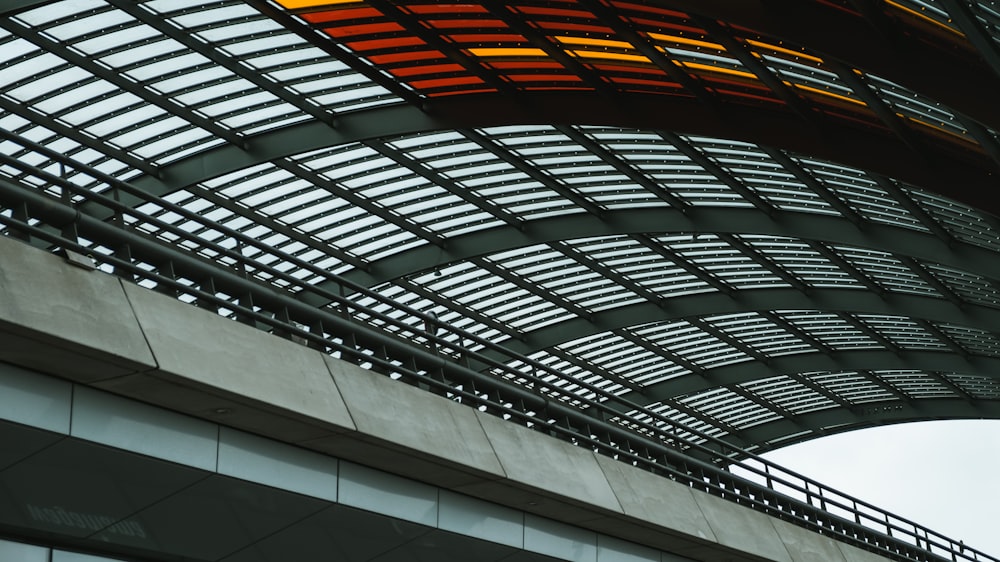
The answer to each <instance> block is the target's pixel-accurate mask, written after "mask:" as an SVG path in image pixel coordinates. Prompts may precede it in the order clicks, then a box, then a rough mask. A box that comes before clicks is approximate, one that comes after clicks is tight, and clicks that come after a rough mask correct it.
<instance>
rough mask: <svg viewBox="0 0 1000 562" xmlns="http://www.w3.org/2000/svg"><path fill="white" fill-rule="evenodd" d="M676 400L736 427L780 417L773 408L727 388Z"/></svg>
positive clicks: (747, 426) (739, 427) (748, 425)
mask: <svg viewBox="0 0 1000 562" xmlns="http://www.w3.org/2000/svg"><path fill="white" fill-rule="evenodd" d="M677 402H678V403H680V404H683V405H684V406H687V407H688V408H692V409H694V410H695V411H698V412H700V413H702V414H704V415H707V416H709V417H710V418H713V419H722V420H726V423H727V424H729V425H731V426H732V427H735V428H736V429H747V428H750V427H753V426H755V425H760V424H762V423H767V422H771V421H775V420H778V419H781V416H780V415H779V414H778V413H777V412H775V411H774V410H770V409H768V408H766V407H764V406H762V405H760V404H757V403H754V402H751V401H749V400H747V399H746V398H744V397H743V396H741V395H739V394H737V393H735V392H733V391H732V390H730V389H728V388H718V389H715V390H711V391H708V392H704V393H702V394H697V395H693V396H684V397H681V398H678V399H677Z"/></svg>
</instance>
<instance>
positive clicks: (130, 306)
mask: <svg viewBox="0 0 1000 562" xmlns="http://www.w3.org/2000/svg"><path fill="white" fill-rule="evenodd" d="M116 280H117V281H118V286H119V288H121V290H122V295H123V296H124V297H125V302H126V303H128V309H129V310H130V311H131V312H132V318H135V325H136V326H138V327H139V334H141V335H142V341H144V342H146V349H148V350H149V356H150V357H152V358H153V366H152V367H151V368H149V369H144V370H138V371H136V372H137V373H144V372H148V371H153V370H157V369H159V368H160V361H159V359H157V358H156V353H155V352H154V351H153V346H152V345H150V343H149V338H147V337H146V329H145V328H144V327H143V325H142V321H141V320H139V315H138V314H137V313H136V311H135V305H134V304H132V299H130V298H128V291H127V290H126V289H125V281H124V280H123V279H120V278H116ZM147 290H148V289H147Z"/></svg>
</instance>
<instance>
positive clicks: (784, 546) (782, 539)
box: [767, 517, 843, 561]
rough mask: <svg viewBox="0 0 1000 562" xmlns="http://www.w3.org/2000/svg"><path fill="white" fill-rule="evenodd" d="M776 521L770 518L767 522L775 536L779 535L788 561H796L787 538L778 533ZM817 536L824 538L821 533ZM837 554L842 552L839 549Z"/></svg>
mask: <svg viewBox="0 0 1000 562" xmlns="http://www.w3.org/2000/svg"><path fill="white" fill-rule="evenodd" d="M774 521H775V519H774V518H773V517H768V518H767V522H768V523H769V524H770V525H771V528H772V529H774V534H775V535H777V537H778V541H779V542H780V543H781V548H782V550H784V551H785V554H787V555H788V559H789V560H792V561H794V560H795V557H794V556H792V551H790V550H788V545H787V544H785V537H783V536H782V535H781V532H780V531H778V528H777V527H775V526H774ZM810 532H812V531H810ZM816 536H822V535H820V534H819V533H816ZM837 552H841V551H840V549H839V548H838V549H837ZM841 556H843V552H841Z"/></svg>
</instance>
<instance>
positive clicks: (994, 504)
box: [764, 420, 1000, 558]
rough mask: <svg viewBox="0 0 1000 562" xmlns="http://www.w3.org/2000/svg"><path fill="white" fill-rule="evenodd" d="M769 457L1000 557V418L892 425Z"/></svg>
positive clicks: (768, 457)
mask: <svg viewBox="0 0 1000 562" xmlns="http://www.w3.org/2000/svg"><path fill="white" fill-rule="evenodd" d="M764 457H765V458H767V459H770V460H772V461H774V462H775V463H777V464H779V465H782V466H784V467H786V468H789V469H791V470H794V471H796V472H800V473H802V474H804V475H806V476H809V477H812V478H814V479H816V480H818V481H820V482H822V483H824V484H826V485H828V486H830V487H833V488H835V489H837V490H840V491H841V492H845V493H847V494H850V495H853V496H855V497H857V498H859V499H862V500H865V501H867V502H869V503H872V504H874V505H877V506H879V507H881V508H883V509H886V510H888V511H891V512H893V513H895V514H896V515H899V516H901V517H905V518H907V519H911V520H913V521H915V522H917V523H919V524H922V525H924V526H926V527H928V528H930V529H932V530H934V531H937V532H939V533H941V534H944V535H945V536H949V537H951V538H953V539H955V540H962V541H964V542H965V544H966V545H968V546H971V547H973V548H976V549H978V550H981V551H983V552H985V553H986V554H990V555H991V556H994V557H998V558H1000V421H996V420H989V421H942V422H924V423H910V424H900V425H893V426H885V427H879V428H874V429H868V430H863V431H854V432H848V433H844V434H840V435H834V436H831V437H825V438H822V439H815V440H812V441H809V442H806V443H802V444H799V445H793V446H790V447H786V448H784V449H779V450H777V451H773V452H771V453H768V454H766V455H764Z"/></svg>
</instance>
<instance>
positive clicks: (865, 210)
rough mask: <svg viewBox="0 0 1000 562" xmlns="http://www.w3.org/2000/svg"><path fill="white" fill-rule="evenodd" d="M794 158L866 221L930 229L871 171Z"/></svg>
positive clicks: (799, 157)
mask: <svg viewBox="0 0 1000 562" xmlns="http://www.w3.org/2000/svg"><path fill="white" fill-rule="evenodd" d="M793 159H794V160H795V162H796V163H798V164H799V165H800V166H802V167H803V168H804V169H805V170H806V171H807V172H808V173H809V174H810V175H812V176H813V177H815V178H816V179H817V181H819V182H821V183H822V184H823V185H824V186H826V187H827V188H828V189H829V190H830V191H831V192H832V193H833V194H834V195H835V196H837V197H839V198H840V199H841V200H843V201H844V202H845V203H846V204H848V205H850V207H851V208H852V209H854V210H855V211H856V212H857V213H858V214H859V215H861V216H862V217H863V218H864V219H865V220H869V221H872V222H875V223H881V224H888V225H892V226H895V227H902V228H909V229H913V230H917V231H920V232H930V229H928V228H927V226H925V225H924V224H923V223H922V222H921V221H920V219H918V218H917V217H915V216H913V214H912V213H911V212H910V211H909V210H907V209H906V207H905V206H904V205H903V203H902V202H900V201H899V200H898V199H897V198H896V197H894V196H893V195H890V194H889V193H888V192H887V191H886V190H885V189H883V188H882V187H881V186H880V185H879V182H878V181H877V180H876V179H874V178H873V177H872V176H871V175H870V174H866V173H865V172H863V171H861V170H858V169H856V168H849V167H846V166H840V165H838V164H835V163H832V162H828V161H824V160H819V159H816V158H810V157H808V156H801V155H796V156H795V157H794V158H793Z"/></svg>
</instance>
